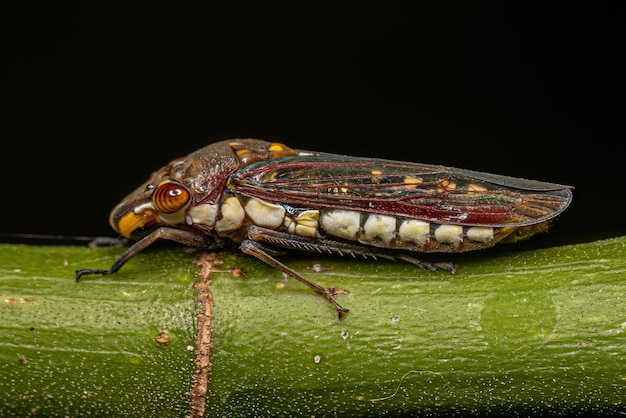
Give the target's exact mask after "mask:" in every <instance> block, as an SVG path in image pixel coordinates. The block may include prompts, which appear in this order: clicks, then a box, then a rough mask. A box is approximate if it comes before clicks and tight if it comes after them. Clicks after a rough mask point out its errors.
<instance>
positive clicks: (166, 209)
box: [152, 181, 191, 213]
mask: <svg viewBox="0 0 626 418" xmlns="http://www.w3.org/2000/svg"><path fill="white" fill-rule="evenodd" d="M190 198H191V194H190V193H189V190H187V188H186V187H185V186H183V185H182V184H180V183H174V182H171V181H167V182H163V183H161V184H159V185H158V186H157V188H156V189H155V190H154V193H152V205H153V206H154V208H155V209H156V210H158V211H159V212H161V213H174V212H176V211H177V210H180V209H182V208H183V207H185V205H187V203H189V199H190Z"/></svg>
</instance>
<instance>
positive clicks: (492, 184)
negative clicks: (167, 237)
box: [231, 151, 572, 227]
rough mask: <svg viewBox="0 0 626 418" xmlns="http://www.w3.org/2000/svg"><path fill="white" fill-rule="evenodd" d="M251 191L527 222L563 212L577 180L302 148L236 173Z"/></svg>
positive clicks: (303, 202)
mask: <svg viewBox="0 0 626 418" xmlns="http://www.w3.org/2000/svg"><path fill="white" fill-rule="evenodd" d="M231 187H234V188H236V189H237V190H238V191H240V192H242V193H245V194H247V195H250V196H254V197H258V198H261V199H264V200H268V201H274V202H279V203H281V204H289V205H293V206H296V207H310V208H320V209H322V208H342V209H349V210H355V211H360V212H367V213H376V214H383V215H390V216H396V217H402V218H407V219H418V220H424V221H427V222H435V223H447V224H458V225H467V226H483V225H489V226H492V227H497V226H508V227H514V226H525V225H531V224H536V223H541V222H545V221H547V220H550V219H552V218H554V217H556V216H558V215H559V214H560V213H561V212H563V210H565V208H566V207H567V206H568V205H569V204H570V202H571V200H572V192H571V187H569V186H563V185H559V184H553V183H545V182H539V181H534V180H526V179H519V178H514V177H507V176H501V175H495V174H488V173H481V172H477V171H471V170H464V169H457V168H450V167H444V166H436V165H428V164H418V163H407V162H399V161H390V160H383V159H373V158H363V157H350V156H343V155H334V154H327V153H312V152H304V151H301V152H300V153H299V154H298V155H294V156H287V157H281V158H276V159H273V160H272V161H271V163H268V162H267V161H258V162H255V163H252V164H249V165H246V166H244V167H242V168H241V169H240V170H238V171H237V172H236V173H234V174H233V176H232V177H231Z"/></svg>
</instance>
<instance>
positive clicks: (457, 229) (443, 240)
mask: <svg viewBox="0 0 626 418" xmlns="http://www.w3.org/2000/svg"><path fill="white" fill-rule="evenodd" d="M320 228H321V230H322V231H323V232H325V233H326V234H329V235H332V236H335V237H338V238H343V239H348V240H354V241H358V242H360V243H362V244H365V245H371V246H374V247H381V248H395V249H402V250H409V251H416V252H460V251H469V250H477V249H481V248H486V247H491V246H493V245H494V244H495V243H496V242H497V241H499V240H500V239H502V238H503V237H504V236H506V235H508V234H510V233H511V232H512V231H513V229H514V228H510V229H508V230H507V231H503V228H492V227H486V226H461V225H449V224H436V223H432V222H425V221H421V220H416V219H403V218H397V217H394V216H387V215H376V214H370V213H363V212H357V211H351V210H326V211H322V214H321V216H320Z"/></svg>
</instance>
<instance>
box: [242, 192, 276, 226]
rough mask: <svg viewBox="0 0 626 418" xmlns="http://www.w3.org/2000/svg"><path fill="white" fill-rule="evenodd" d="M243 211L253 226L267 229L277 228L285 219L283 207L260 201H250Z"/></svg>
mask: <svg viewBox="0 0 626 418" xmlns="http://www.w3.org/2000/svg"><path fill="white" fill-rule="evenodd" d="M245 210H246V214H247V215H248V216H249V217H250V219H251V220H252V222H254V224H255V225H258V226H265V227H267V228H273V229H274V228H278V227H279V226H280V225H281V224H282V223H283V219H284V218H285V208H284V207H282V206H280V205H276V204H273V203H268V202H265V201H263V200H260V199H255V198H253V199H250V200H249V201H248V203H246V207H245Z"/></svg>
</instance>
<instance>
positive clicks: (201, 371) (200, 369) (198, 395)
mask: <svg viewBox="0 0 626 418" xmlns="http://www.w3.org/2000/svg"><path fill="white" fill-rule="evenodd" d="M193 263H194V264H196V265H198V266H199V267H200V270H199V271H198V276H199V277H200V281H199V282H197V283H196V284H195V285H194V286H195V288H196V289H197V295H196V298H197V301H198V306H199V307H200V309H199V311H198V314H197V318H198V331H197V334H196V360H195V364H196V374H195V375H194V383H193V388H192V390H191V413H190V415H189V416H190V417H191V418H196V417H204V416H205V412H206V407H207V393H208V389H209V378H210V374H211V351H212V349H213V342H212V333H213V297H212V295H211V278H210V276H211V273H212V272H214V271H215V270H214V266H216V265H218V264H221V261H220V260H218V259H217V255H216V254H215V253H204V254H202V257H200V259H199V260H194V262H193Z"/></svg>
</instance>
